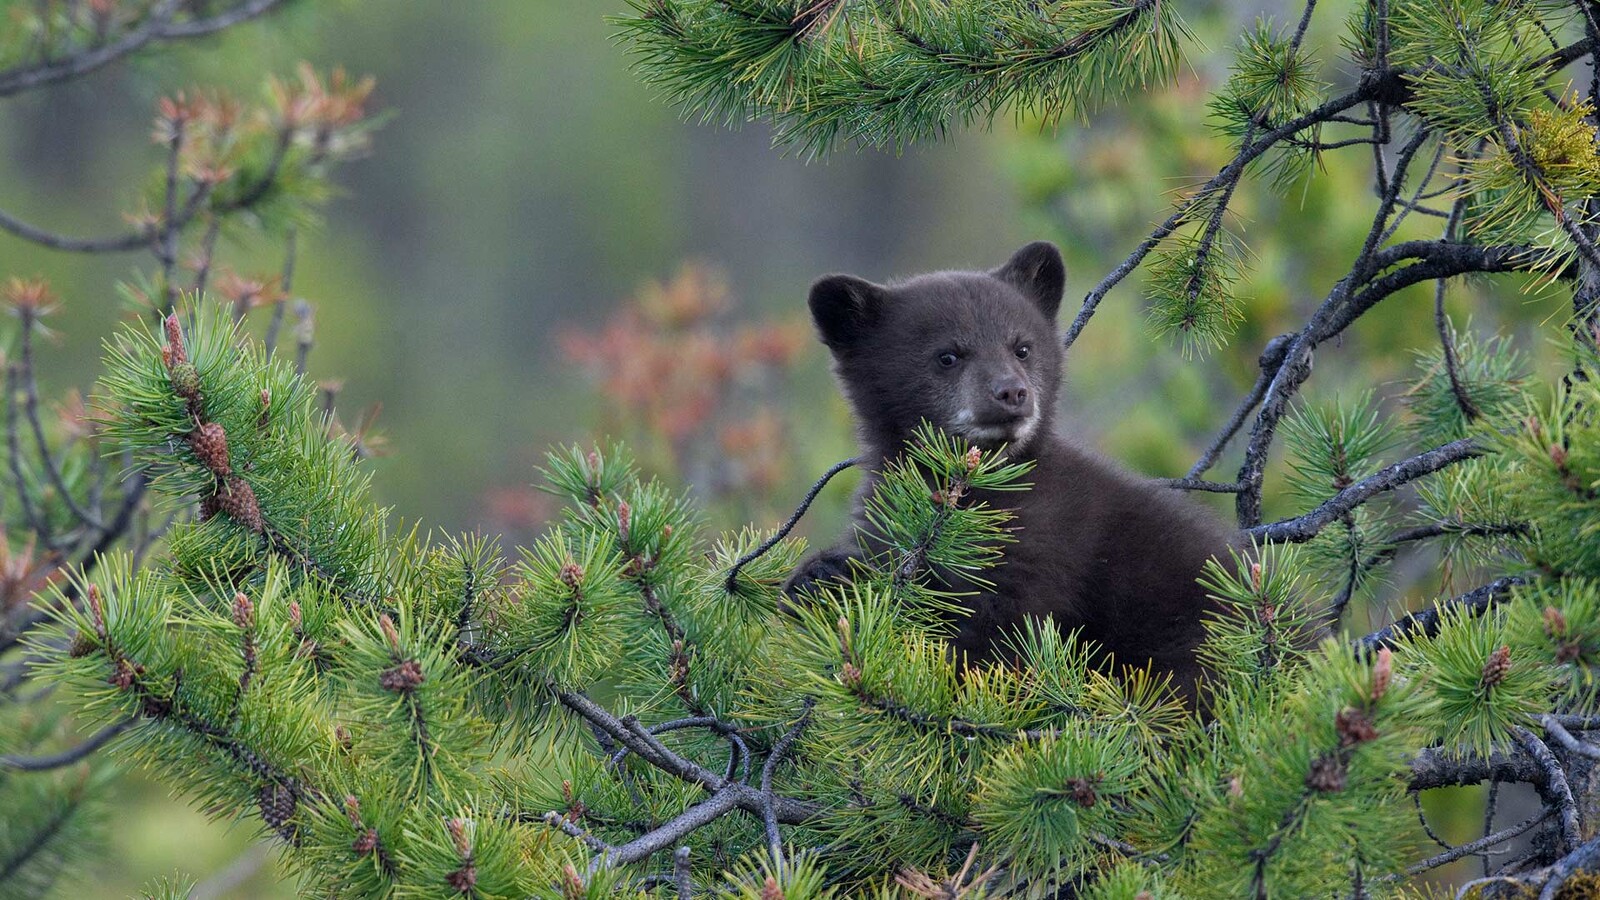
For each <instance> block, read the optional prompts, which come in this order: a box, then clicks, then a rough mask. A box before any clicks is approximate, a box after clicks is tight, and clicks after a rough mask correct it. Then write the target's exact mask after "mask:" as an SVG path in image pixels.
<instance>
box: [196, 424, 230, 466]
mask: <svg viewBox="0 0 1600 900" xmlns="http://www.w3.org/2000/svg"><path fill="white" fill-rule="evenodd" d="M189 447H190V449H192V450H194V455H195V458H196V459H198V460H200V462H201V463H202V464H204V465H205V467H206V468H208V469H210V470H211V471H213V472H215V473H217V474H218V475H222V476H227V475H231V474H232V473H233V468H232V467H231V466H230V465H229V463H228V432H227V431H225V430H224V429H223V427H222V426H221V425H219V424H217V423H216V422H206V423H204V424H203V425H201V426H200V427H199V428H196V429H195V430H193V431H191V432H189Z"/></svg>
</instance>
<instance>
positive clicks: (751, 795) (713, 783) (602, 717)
mask: <svg viewBox="0 0 1600 900" xmlns="http://www.w3.org/2000/svg"><path fill="white" fill-rule="evenodd" d="M555 696H556V699H558V700H560V701H561V704H562V705H563V706H565V707H567V708H568V709H569V710H571V711H572V712H574V713H576V714H577V715H579V716H581V717H582V718H583V719H584V720H585V721H587V722H589V723H590V724H592V725H594V726H595V727H596V728H597V729H599V730H600V731H602V732H604V733H605V734H606V736H607V737H609V738H611V739H612V740H613V741H616V742H617V743H618V744H620V745H622V746H623V747H626V748H628V749H629V750H631V751H633V752H634V753H636V754H638V755H639V757H640V758H641V759H643V760H644V761H645V762H648V763H650V764H651V765H653V766H655V767H656V768H658V769H660V770H662V771H663V772H666V773H667V774H669V775H673V776H675V777H677V778H680V779H682V780H684V781H686V782H689V783H691V784H698V785H700V786H701V787H703V788H705V789H706V790H708V791H710V792H711V793H712V794H713V795H724V794H725V795H726V796H725V797H724V799H723V800H722V801H719V802H723V803H731V804H732V805H733V806H734V807H737V808H739V809H742V810H744V811H746V812H750V813H755V814H756V815H758V816H759V815H762V814H763V813H764V811H765V810H766V809H767V807H768V805H769V803H770V805H771V807H772V808H773V810H774V812H775V814H776V815H777V817H778V821H779V822H780V823H782V824H786V825H798V824H802V823H804V822H805V821H807V820H808V819H810V818H812V817H813V816H816V815H818V814H819V813H821V811H822V810H821V807H819V806H817V805H816V804H813V803H810V802H807V801H803V800H796V799H793V798H790V797H782V796H779V797H773V798H771V799H770V800H769V798H768V797H767V796H766V795H764V794H763V793H762V792H761V791H760V790H758V789H756V788H753V787H750V786H748V785H745V784H741V783H739V782H735V781H730V780H729V779H727V778H724V777H722V776H720V775H717V774H716V773H714V772H712V771H711V770H709V769H706V768H704V767H702V766H700V765H699V764H698V763H694V762H691V761H690V760H687V759H685V758H683V757H681V756H679V755H678V754H676V753H674V752H672V751H671V750H669V749H667V747H666V746H665V745H663V744H662V743H661V742H660V741H658V740H656V739H655V737H654V736H652V735H651V734H649V732H647V731H646V730H645V729H644V728H643V726H640V725H639V724H638V723H637V722H636V721H635V722H633V723H632V727H630V726H629V724H627V723H626V721H625V720H622V719H618V718H617V717H616V716H614V715H612V714H611V713H609V712H607V711H606V710H605V709H604V708H603V707H601V706H600V705H599V704H597V703H595V702H594V701H593V700H590V699H589V698H588V697H586V696H584V695H583V694H580V693H577V692H574V691H559V692H556V695H555ZM701 824H704V823H701ZM695 827H699V826H698V825H696V826H695ZM691 830H692V829H691ZM670 843H671V842H670V841H669V842H668V844H670ZM663 846H665V845H663ZM657 849H659V848H657Z"/></svg>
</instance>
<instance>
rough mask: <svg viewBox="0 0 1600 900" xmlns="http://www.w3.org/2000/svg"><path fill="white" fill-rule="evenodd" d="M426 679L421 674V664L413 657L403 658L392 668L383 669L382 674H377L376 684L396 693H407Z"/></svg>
mask: <svg viewBox="0 0 1600 900" xmlns="http://www.w3.org/2000/svg"><path fill="white" fill-rule="evenodd" d="M427 680H428V679H427V677H426V676H424V675H423V674H422V666H420V665H418V664H417V661H416V660H414V659H408V660H404V661H403V662H401V663H400V664H399V665H397V666H394V667H393V668H389V669H385V670H383V674H381V675H379V676H378V684H379V685H380V686H381V687H382V688H383V689H384V690H386V691H393V692H395V693H396V694H409V693H411V692H412V691H414V690H416V689H417V688H419V687H421V686H422V683H423V682H424V681H427Z"/></svg>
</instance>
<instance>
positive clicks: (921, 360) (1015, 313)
mask: <svg viewBox="0 0 1600 900" xmlns="http://www.w3.org/2000/svg"><path fill="white" fill-rule="evenodd" d="M1065 284H1066V266H1065V264H1064V263H1063V262H1062V260H1061V251H1059V250H1057V249H1056V247H1055V245H1054V244H1050V243H1048V242H1045V241H1038V242H1035V243H1032V244H1029V245H1028V246H1026V247H1023V248H1022V249H1021V250H1018V251H1017V252H1016V254H1014V255H1013V256H1012V257H1011V259H1010V260H1009V261H1008V262H1007V263H1006V264H1005V265H1003V266H1001V267H1000V268H998V269H994V270H992V271H988V272H934V273H931V274H928V275H918V276H916V277H914V278H909V279H906V280H904V281H898V282H893V283H890V284H873V283H872V282H870V281H866V280H864V279H861V278H856V277H854V276H852V275H829V276H827V277H824V278H821V279H819V280H818V281H817V282H816V284H813V285H812V286H811V298H810V306H811V317H812V319H813V320H814V321H815V322H816V326H817V331H818V332H819V333H820V334H821V336H822V342H823V343H824V344H826V345H827V346H828V349H829V350H831V351H832V353H833V359H834V371H835V372H836V373H837V374H838V376H839V381H840V383H841V384H842V386H843V388H844V392H845V396H846V397H847V398H848V399H849V400H850V403H851V405H852V406H853V407H854V408H855V413H856V418H857V419H858V421H859V423H860V425H861V431H862V438H863V440H864V441H865V442H866V443H867V445H868V448H869V449H870V450H872V451H876V452H880V453H885V454H889V453H893V452H896V451H897V450H898V449H899V446H900V445H901V444H902V443H903V442H904V441H905V440H906V439H907V438H908V437H910V435H911V432H912V430H913V429H914V428H916V427H917V425H918V424H919V423H921V422H922V421H923V420H927V421H928V422H931V423H933V424H934V425H937V426H939V427H940V428H942V429H944V430H945V431H946V432H948V433H950V434H954V435H960V436H961V437H963V438H966V439H967V440H968V441H970V442H971V443H973V444H976V445H977V446H979V447H983V448H984V449H993V448H995V447H998V446H1000V445H1001V444H1005V445H1008V447H1009V448H1010V452H1011V454H1012V455H1013V456H1025V455H1027V454H1028V452H1029V450H1030V448H1031V446H1032V445H1033V443H1034V441H1035V440H1036V439H1038V438H1039V437H1040V436H1041V435H1044V434H1048V433H1049V431H1050V420H1051V418H1052V413H1053V411H1054V409H1055V400H1056V385H1057V383H1058V382H1059V380H1060V376H1061V349H1060V344H1059V341H1058V340H1057V336H1056V325H1055V318H1056V310H1057V309H1058V308H1059V307H1060V306H1061V293H1062V290H1063V288H1064V287H1065Z"/></svg>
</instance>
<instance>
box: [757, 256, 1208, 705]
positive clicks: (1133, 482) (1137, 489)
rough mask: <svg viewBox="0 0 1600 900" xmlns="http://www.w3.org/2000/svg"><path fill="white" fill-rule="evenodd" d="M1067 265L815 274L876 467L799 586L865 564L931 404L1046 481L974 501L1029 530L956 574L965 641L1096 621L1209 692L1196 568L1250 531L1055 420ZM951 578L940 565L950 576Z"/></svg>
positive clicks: (843, 378) (836, 355)
mask: <svg viewBox="0 0 1600 900" xmlns="http://www.w3.org/2000/svg"><path fill="white" fill-rule="evenodd" d="M1065 282H1066V267H1065V265H1064V264H1063V262H1062V259H1061V253H1060V251H1059V250H1057V249H1056V247H1055V245H1053V244H1050V243H1048V242H1043V241H1040V242H1036V243H1032V244H1029V245H1028V246H1026V247H1023V248H1022V249H1021V250H1019V251H1017V253H1016V254H1015V255H1014V256H1012V257H1011V260H1010V261H1009V262H1007V263H1006V264H1005V265H1003V266H1001V267H1000V268H998V269H995V270H993V271H990V272H935V273H932V274H928V275H919V276H916V277H914V278H910V279H907V280H904V281H898V282H894V283H891V284H886V285H879V284H874V283H872V282H869V281H865V280H863V279H860V278H855V277H853V276H850V275H830V276H827V277H825V278H822V279H820V280H818V281H817V282H816V284H814V285H812V287H811V296H810V307H811V316H812V319H813V320H814V321H815V324H816V327H817V331H818V332H819V333H820V335H821V338H822V342H823V343H824V344H826V345H827V347H828V349H829V350H830V351H831V352H832V355H833V361H834V371H835V373H836V375H837V376H838V379H839V383H840V385H841V386H842V388H843V390H844V393H845V396H846V398H847V399H848V400H849V402H850V404H851V406H852V408H853V410H854V412H855V417H856V420H857V424H858V426H859V437H860V441H861V444H862V451H863V455H862V465H863V467H864V469H865V470H866V477H865V478H864V479H863V483H862V485H861V487H860V489H859V491H858V492H857V515H856V522H855V526H854V527H853V528H852V529H851V534H850V535H849V536H847V537H846V538H845V539H844V540H843V541H841V542H840V543H839V544H838V545H836V546H834V547H833V548H831V549H826V550H823V551H821V552H819V553H816V554H814V555H812V556H811V557H809V558H808V559H806V560H805V561H804V562H802V563H801V565H800V566H799V567H798V568H797V569H796V570H795V571H794V573H793V574H792V575H791V576H790V577H789V580H788V582H787V583H786V584H785V585H784V591H785V593H786V594H787V595H788V596H789V597H790V598H798V596H799V595H800V594H801V593H803V592H805V591H806V589H807V588H808V587H809V586H811V585H812V584H813V583H815V582H819V581H833V580H844V579H847V578H848V576H849V572H850V560H851V559H852V558H858V557H860V556H861V553H862V550H861V541H862V540H864V541H866V542H867V545H868V547H869V548H871V547H872V545H873V538H872V535H871V534H870V532H869V530H868V529H867V526H866V523H865V520H864V519H863V518H862V516H861V514H860V509H861V500H862V499H863V498H865V497H867V496H870V495H871V493H872V491H873V489H874V487H875V485H876V482H877V480H878V478H879V477H880V474H881V472H882V470H883V468H884V465H885V464H886V463H887V462H888V461H890V460H892V459H894V458H895V457H897V456H899V455H900V453H901V452H902V450H903V449H904V447H905V445H906V442H907V441H908V440H909V439H910V437H911V434H912V431H913V429H915V428H916V427H917V425H918V424H919V423H920V422H922V421H923V420H927V421H928V422H931V423H932V424H934V425H937V426H938V427H940V428H942V429H944V430H945V431H946V432H948V433H950V434H952V435H958V436H960V437H962V438H964V439H966V441H967V442H969V443H970V444H974V445H977V446H978V447H981V448H983V449H985V450H991V449H994V448H996V447H1000V446H1002V445H1004V446H1005V448H1006V453H1007V455H1008V456H1009V457H1010V458H1012V459H1015V460H1032V461H1033V463H1034V467H1033V471H1032V473H1031V475H1030V477H1029V479H1028V480H1030V481H1031V482H1032V483H1033V487H1032V489H1031V490H1027V491H1021V492H1007V493H1005V494H999V493H997V492H983V491H974V492H973V493H972V494H970V495H969V500H968V502H972V503H978V502H984V503H988V504H989V505H990V506H993V507H1000V508H1010V509H1012V510H1013V513H1014V515H1015V519H1014V520H1013V521H1012V522H1011V526H1012V527H1014V528H1016V529H1017V531H1016V532H1015V535H1016V538H1017V540H1016V542H1015V543H1012V544H1008V545H1006V546H1005V547H1004V556H1003V559H1002V562H1001V563H1000V565H998V566H997V567H996V568H994V569H992V570H989V571H987V572H985V573H983V574H984V577H985V578H986V579H987V580H988V581H990V582H992V584H991V585H982V586H980V585H975V584H973V583H971V582H969V581H965V580H961V579H959V577H953V578H952V580H948V581H945V582H944V583H943V584H942V585H941V586H942V587H945V588H947V589H949V590H951V591H956V592H965V593H966V596H964V597H962V602H963V603H964V604H965V605H967V606H968V607H969V608H970V610H971V615H970V616H967V617H964V618H963V619H962V620H961V621H960V623H959V631H958V632H957V633H956V635H955V637H954V638H953V640H952V644H953V648H954V649H955V650H956V651H957V652H958V653H963V654H965V656H966V658H967V659H968V660H969V661H982V660H987V659H992V658H994V657H995V656H996V654H997V653H999V652H1002V648H1003V646H1004V644H1005V641H1006V639H1007V637H1008V636H1009V635H1011V634H1012V633H1015V632H1016V631H1017V630H1019V628H1020V627H1021V626H1022V624H1023V623H1024V621H1025V620H1026V619H1028V618H1030V617H1033V618H1041V619H1042V618H1044V617H1046V616H1049V617H1053V619H1054V621H1055V622H1056V624H1057V625H1058V626H1059V627H1060V628H1061V629H1062V630H1063V631H1070V630H1073V629H1081V633H1082V636H1083V637H1085V638H1087V639H1089V640H1091V641H1094V642H1095V643H1096V644H1097V645H1098V647H1099V648H1100V653H1101V654H1102V656H1101V660H1100V662H1101V664H1102V665H1104V664H1106V663H1107V662H1109V661H1110V660H1115V662H1116V663H1117V664H1118V665H1123V664H1132V665H1138V666H1143V665H1145V664H1147V663H1149V664H1152V667H1153V669H1154V670H1155V671H1156V673H1157V674H1162V673H1170V674H1171V675H1172V678H1173V683H1174V686H1175V687H1177V689H1178V690H1179V691H1180V692H1181V693H1183V694H1184V695H1185V697H1186V698H1187V699H1188V700H1189V702H1190V703H1191V704H1192V703H1193V702H1194V699H1195V688H1196V686H1197V684H1198V682H1199V681H1200V680H1201V679H1202V677H1203V672H1202V670H1201V666H1200V664H1199V662H1198V661H1197V660H1196V656H1195V651H1196V648H1197V647H1198V646H1199V644H1200V641H1201V640H1202V638H1203V637H1204V629H1203V627H1202V624H1201V623H1202V620H1203V619H1204V618H1205V615H1206V613H1207V612H1208V611H1210V610H1212V609H1214V608H1215V605H1214V601H1211V600H1209V599H1208V598H1207V596H1206V592H1205V590H1204V589H1203V588H1202V587H1200V586H1199V585H1198V584H1197V583H1196V581H1195V579H1196V578H1197V577H1198V576H1199V575H1200V574H1201V569H1202V567H1203V566H1204V565H1205V562H1206V560H1207V559H1210V558H1212V557H1216V558H1218V559H1219V560H1221V561H1223V562H1227V561H1228V560H1229V555H1228V549H1229V546H1230V544H1231V543H1234V542H1235V539H1236V533H1235V532H1234V531H1233V530H1231V529H1229V528H1228V527H1226V526H1225V525H1223V524H1222V523H1221V522H1220V521H1219V520H1218V519H1216V518H1215V517H1214V516H1212V515H1211V514H1210V513H1209V512H1208V511H1206V510H1204V509H1202V508H1200V507H1198V506H1195V505H1194V504H1192V503H1191V502H1190V501H1189V500H1187V499H1186V498H1185V497H1184V496H1182V495H1181V494H1180V493H1179V492H1178V491H1176V490H1174V489H1172V488H1169V487H1166V486H1165V485H1161V484H1158V483H1155V482H1152V481H1151V480H1149V479H1146V478H1143V477H1141V476H1138V475H1135V474H1133V473H1131V472H1128V471H1126V470H1124V469H1122V468H1121V467H1119V466H1117V465H1116V464H1114V463H1111V462H1109V461H1107V460H1105V459H1103V458H1101V457H1100V456H1098V455H1096V454H1094V453H1093V452H1090V451H1088V450H1085V449H1083V448H1081V447H1079V446H1076V445H1075V444H1073V443H1072V442H1071V441H1069V440H1068V439H1066V438H1064V437H1062V436H1060V435H1058V434H1056V433H1055V431H1054V430H1053V429H1052V419H1053V418H1054V411H1055V406H1056V387H1057V384H1058V383H1059V381H1060V377H1061V346H1060V341H1059V339H1058V336H1057V332H1056V311H1057V309H1058V307H1060V305H1061V298H1062V291H1063V289H1064V288H1065ZM936 577H937V576H936Z"/></svg>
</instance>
